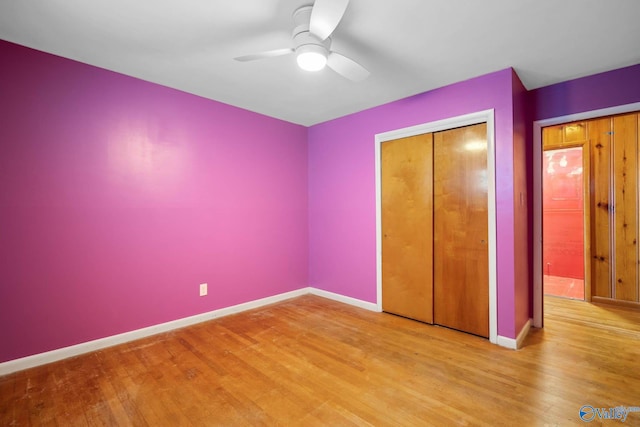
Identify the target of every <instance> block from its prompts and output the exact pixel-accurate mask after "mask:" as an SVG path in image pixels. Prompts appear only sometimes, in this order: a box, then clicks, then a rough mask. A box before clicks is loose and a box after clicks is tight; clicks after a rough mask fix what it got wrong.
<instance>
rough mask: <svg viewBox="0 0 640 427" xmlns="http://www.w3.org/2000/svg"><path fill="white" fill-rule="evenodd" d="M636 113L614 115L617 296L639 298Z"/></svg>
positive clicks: (617, 297) (619, 298)
mask: <svg viewBox="0 0 640 427" xmlns="http://www.w3.org/2000/svg"><path fill="white" fill-rule="evenodd" d="M637 124H638V120H637V115H636V114H627V115H624V116H616V117H614V118H613V172H614V173H613V188H614V217H613V221H614V242H615V243H614V251H615V252H614V253H615V275H614V281H613V290H614V298H615V299H618V300H625V301H637V300H638V294H637V282H638V277H637V276H638V273H637V270H638V261H637V260H638V254H637V252H638V248H637V242H636V240H637V235H638V212H637V208H638V158H637V157H638V147H637V139H638V129H637Z"/></svg>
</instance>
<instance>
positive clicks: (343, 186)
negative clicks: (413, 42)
mask: <svg viewBox="0 0 640 427" xmlns="http://www.w3.org/2000/svg"><path fill="white" fill-rule="evenodd" d="M513 78H514V74H513V72H512V70H511V69H506V70H502V71H498V72H495V73H492V74H488V75H485V76H481V77H478V78H475V79H471V80H468V81H464V82H460V83H457V84H454V85H451V86H447V87H444V88H440V89H436V90H433V91H430V92H426V93H423V94H420V95H416V96H413V97H410V98H406V99H403V100H400V101H396V102H392V103H390V104H386V105H382V106H379V107H376V108H372V109H370V110H366V111H363V112H360V113H356V114H352V115H350V116H346V117H342V118H339V119H336V120H332V121H329V122H326V123H322V124H319V125H316V126H312V127H311V128H310V129H309V224H310V231H309V245H310V247H309V280H310V285H311V286H315V287H318V288H321V289H324V290H327V291H331V292H336V293H340V294H343V295H347V296H350V297H353V298H358V299H361V300H365V301H369V302H375V301H376V246H375V236H376V229H375V212H376V209H375V164H374V162H375V158H374V154H375V153H374V139H375V134H377V133H381V132H387V131H391V130H395V129H401V128H404V127H408V126H413V125H418V124H422V123H428V122H432V121H436V120H440V119H445V118H449V117H454V116H459V115H463V114H468V113H472V112H476V111H481V110H487V109H492V108H493V109H495V125H496V162H497V165H498V166H497V171H496V178H497V194H496V199H497V200H496V204H497V207H496V208H497V209H496V210H497V220H498V224H499V227H498V241H497V251H498V253H497V259H498V334H499V335H502V336H505V337H515V335H516V320H515V319H516V317H518V318H520V317H526V318H528V314H529V305H530V304H529V292H528V287H527V286H528V285H527V284H526V282H527V281H526V280H525V284H523V285H521V286H518V288H515V287H514V281H515V274H516V273H515V259H514V258H515V254H516V251H515V247H514V237H515V236H514V228H515V225H516V224H515V222H514V218H515V217H514V191H515V189H514V173H515V172H514V114H513V103H514V92H513V85H514V83H513ZM522 119H523V118H520V117H519V118H518V123H520V121H521V120H522ZM519 140H520V141H521V142H522V143H524V137H523V136H522V137H521V138H520V139H519ZM520 157H521V158H520ZM520 157H519V159H518V163H517V166H518V171H522V170H524V168H525V165H524V158H525V157H524V156H520ZM524 181H525V182H526V179H525V180H524ZM524 191H525V192H526V185H525V188H524ZM523 233H524V234H526V231H523ZM524 250H525V253H524V254H518V255H521V256H523V257H524V259H525V260H526V259H527V258H528V257H527V253H526V251H527V248H526V246H525V247H524ZM525 263H526V261H525ZM516 291H517V292H516ZM520 307H524V308H520ZM517 309H521V310H522V311H524V314H519V313H518V316H516V312H515V311H516V310H517Z"/></svg>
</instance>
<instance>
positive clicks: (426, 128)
mask: <svg viewBox="0 0 640 427" xmlns="http://www.w3.org/2000/svg"><path fill="white" fill-rule="evenodd" d="M494 117H495V113H494V110H493V109H490V110H484V111H478V112H475V113H470V114H465V115H461V116H456V117H451V118H448V119H444V120H438V121H434V122H429V123H424V124H420V125H416V126H411V127H407V128H403V129H397V130H392V131H389V132H384V133H379V134H376V135H375V174H376V176H375V179H376V282H377V308H378V310H379V311H382V221H381V218H382V213H381V212H382V210H381V205H382V204H381V200H382V191H381V189H382V185H381V173H380V172H381V157H380V148H381V144H382V143H383V142H385V141H390V140H394V139H400V138H406V137H410V136H415V135H420V134H423V133H433V132H439V131H444V130H450V129H455V128H459V127H463V126H469V125H475V124H479V123H486V124H487V185H488V193H487V206H488V208H489V212H488V230H489V241H488V244H489V341H490V342H491V343H493V344H498V311H497V299H498V298H497V263H496V237H497V227H496V209H495V206H496V178H495V170H496V169H495V125H494Z"/></svg>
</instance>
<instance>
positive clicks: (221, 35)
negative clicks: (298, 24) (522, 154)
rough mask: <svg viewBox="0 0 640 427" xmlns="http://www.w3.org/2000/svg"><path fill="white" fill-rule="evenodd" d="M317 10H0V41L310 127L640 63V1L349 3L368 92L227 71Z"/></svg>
mask: <svg viewBox="0 0 640 427" xmlns="http://www.w3.org/2000/svg"><path fill="white" fill-rule="evenodd" d="M312 2H313V0H242V1H241V0H181V1H175V0H108V1H87V0H0V39H3V40H7V41H11V42H14V43H18V44H21V45H24V46H28V47H32V48H35V49H39V50H42V51H46V52H50V53H54V54H57V55H60V56H64V57H67V58H71V59H75V60H78V61H81V62H84V63H87V64H92V65H96V66H98V67H102V68H106V69H109V70H114V71H117V72H120V73H123V74H127V75H131V76H135V77H138V78H141V79H144V80H148V81H151V82H155V83H159V84H162V85H165V86H170V87H173V88H177V89H181V90H183V91H186V92H190V93H193V94H197V95H200V96H203V97H206V98H211V99H215V100H217V101H222V102H225V103H228V104H232V105H235V106H238V107H242V108H245V109H248V110H252V111H256V112H259V113H263V114H266V115H269V116H272V117H276V118H280V119H283V120H287V121H290V122H294V123H299V124H302V125H307V126H309V125H312V124H316V123H320V122H323V121H327V120H330V119H333V118H336V117H340V116H343V115H346V114H349V113H353V112H356V111H360V110H363V109H366V108H370V107H373V106H376V105H380V104H383V103H386V102H389V101H394V100H397V99H400V98H404V97H406V96H409V95H414V94H417V93H421V92H425V91H428V90H431V89H434V88H437V87H441V86H444V85H447V84H450V83H455V82H458V81H461V80H466V79H469V78H472V77H476V76H479V75H482V74H486V73H488V72H492V71H497V70H500V69H504V68H507V67H510V66H511V67H514V68H515V70H516V71H517V73H518V75H519V76H520V78H521V79H522V81H523V83H524V85H525V86H526V87H527V88H528V89H533V88H537V87H541V86H546V85H549V84H553V83H557V82H560V81H565V80H570V79H573V78H576V77H581V76H585V75H590V74H594V73H598V72H602V71H607V70H611V69H615V68H620V67H623V66H627V65H633V64H638V63H640V1H639V0H482V1H478V0H394V1H390V0H351V3H350V4H349V7H348V8H347V11H346V13H345V15H344V17H343V19H342V22H341V23H340V25H339V26H338V28H337V29H336V31H335V32H334V33H333V35H332V39H333V44H332V49H333V50H335V51H337V52H340V53H343V54H346V55H348V56H350V57H352V58H353V59H355V60H356V61H358V62H359V63H361V64H362V65H364V66H365V67H366V68H367V69H368V70H369V71H370V72H371V75H370V76H369V78H368V79H366V80H365V81H363V82H360V83H353V82H351V81H348V80H346V79H344V78H342V77H340V76H338V75H337V74H336V73H335V72H333V71H332V70H331V69H325V70H322V71H320V72H317V73H309V72H305V71H302V70H300V69H299V68H298V67H297V66H296V63H295V57H294V56H293V55H288V56H282V57H277V58H270V59H265V60H261V61H254V62H245V63H242V62H238V61H235V60H233V58H234V57H236V56H241V55H245V54H250V53H256V52H260V51H263V50H269V49H276V48H282V47H292V44H291V31H292V29H293V21H292V19H291V14H292V12H293V11H294V10H295V9H296V8H297V7H299V6H302V5H305V4H310V3H312ZM0 62H1V58H0ZM639 84H640V82H639Z"/></svg>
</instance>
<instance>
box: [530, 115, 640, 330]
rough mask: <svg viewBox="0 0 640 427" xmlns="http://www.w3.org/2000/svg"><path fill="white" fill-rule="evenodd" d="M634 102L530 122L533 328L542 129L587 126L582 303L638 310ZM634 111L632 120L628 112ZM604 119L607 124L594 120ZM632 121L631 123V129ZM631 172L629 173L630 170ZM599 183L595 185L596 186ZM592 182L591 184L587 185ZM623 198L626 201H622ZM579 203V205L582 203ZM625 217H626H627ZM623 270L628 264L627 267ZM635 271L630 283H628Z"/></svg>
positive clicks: (538, 289)
mask: <svg viewBox="0 0 640 427" xmlns="http://www.w3.org/2000/svg"><path fill="white" fill-rule="evenodd" d="M638 111H640V103H634V104H627V105H621V106H616V107H611V108H604V109H601V110H593V111H587V112H583V113H577V114H572V115H569V116H562V117H556V118H551V119H545V120H539V121H536V122H534V123H533V324H532V326H534V327H537V328H541V327H543V324H544V322H543V320H544V316H543V302H544V299H543V295H544V288H543V283H544V272H545V268H544V258H543V252H544V251H543V240H544V239H543V159H544V155H545V154H544V147H543V130H544V129H545V128H547V127H551V126H556V125H561V124H571V123H576V122H583V123H587V125H588V126H591V129H590V130H589V131H588V134H589V135H590V137H589V138H590V139H592V141H591V143H590V144H588V145H586V146H588V148H587V149H588V150H590V152H589V153H586V151H583V158H584V159H588V161H585V162H584V164H585V165H587V167H589V168H590V171H589V172H587V171H586V170H584V172H583V173H584V174H585V176H586V179H587V180H588V181H587V182H588V183H589V185H588V186H586V188H585V189H586V191H585V192H584V194H585V197H589V198H590V201H589V202H586V203H588V209H587V210H586V214H585V230H586V233H585V239H586V240H585V247H586V256H585V300H586V301H593V302H606V303H608V304H618V305H629V306H633V307H638V306H639V304H640V303H639V302H638V297H639V296H640V290H639V289H638V286H639V285H638V281H637V278H638V275H637V271H636V269H637V262H629V261H628V258H629V256H630V255H631V254H635V253H636V251H637V248H638V245H637V243H636V242H637V241H638V236H637V231H638V228H637V223H636V221H635V220H634V219H637V218H638V215H637V211H636V212H634V210H635V209H637V208H638V206H640V205H639V204H638V203H637V194H638V192H637V188H635V186H636V185H637V182H638V181H637V179H638V176H636V173H638V172H637V171H638V169H636V167H637V163H635V164H634V163H633V162H637V157H636V156H637V155H639V154H640V151H639V150H638V142H637V133H635V135H636V136H635V138H636V139H635V142H633V141H634V137H633V135H634V132H632V131H629V129H632V130H633V129H634V128H635V129H636V132H637V130H638V129H639V128H640V118H639V117H638V114H637V112H638ZM634 112H635V113H636V117H635V118H633V117H631V116H630V115H629V113H634ZM600 119H607V120H600ZM634 123H635V125H634ZM632 171H633V172H632ZM598 182H600V184H598ZM592 183H595V184H594V185H592ZM626 196H630V197H632V200H627V199H628V198H627V197H626ZM586 203H585V205H586ZM627 218H629V219H627ZM628 266H634V267H629V268H627V267H628ZM634 273H635V279H636V280H633V279H634Z"/></svg>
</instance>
